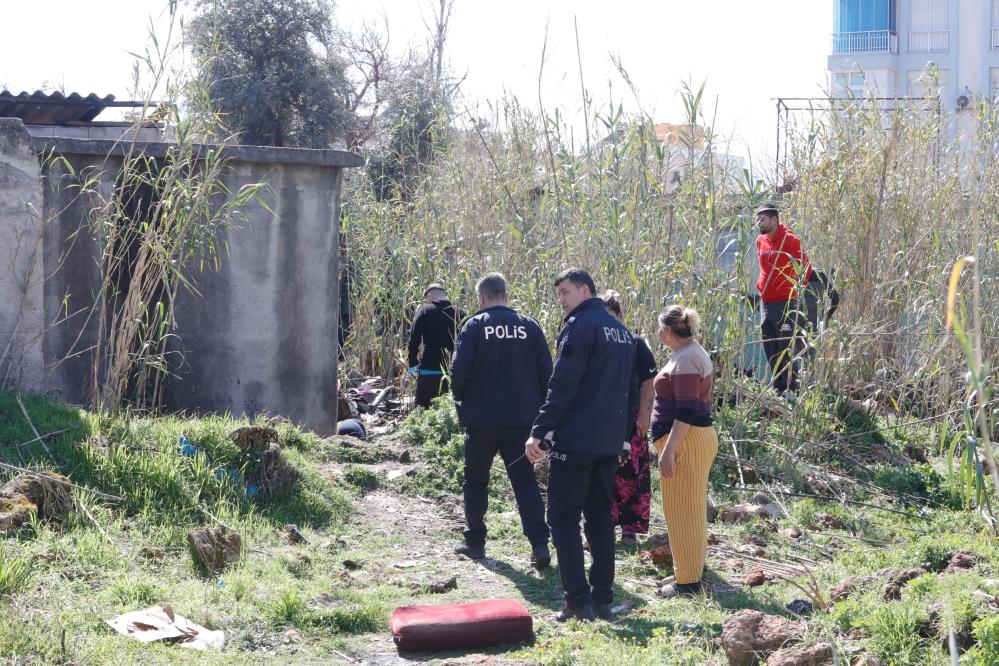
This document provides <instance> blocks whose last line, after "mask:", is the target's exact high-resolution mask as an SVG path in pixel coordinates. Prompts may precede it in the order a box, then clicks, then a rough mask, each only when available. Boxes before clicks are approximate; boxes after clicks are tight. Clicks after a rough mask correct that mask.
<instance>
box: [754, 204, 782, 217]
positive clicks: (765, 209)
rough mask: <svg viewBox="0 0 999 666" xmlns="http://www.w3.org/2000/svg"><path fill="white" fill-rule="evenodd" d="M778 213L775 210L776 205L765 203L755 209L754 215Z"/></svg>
mask: <svg viewBox="0 0 999 666" xmlns="http://www.w3.org/2000/svg"><path fill="white" fill-rule="evenodd" d="M779 212H780V211H779V210H777V204H775V203H771V202H769V201H768V202H767V203H765V204H763V205H762V206H760V207H759V208H757V209H756V214H757V215H760V214H761V213H767V214H768V215H777V214H778V213H779Z"/></svg>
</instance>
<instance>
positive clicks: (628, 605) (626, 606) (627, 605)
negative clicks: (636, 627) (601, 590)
mask: <svg viewBox="0 0 999 666" xmlns="http://www.w3.org/2000/svg"><path fill="white" fill-rule="evenodd" d="M634 607H635V602H634V601H625V602H623V603H620V604H618V605H617V606H614V607H613V608H611V613H614V614H615V615H617V614H618V613H623V612H625V611H630V610H631V609H632V608H634Z"/></svg>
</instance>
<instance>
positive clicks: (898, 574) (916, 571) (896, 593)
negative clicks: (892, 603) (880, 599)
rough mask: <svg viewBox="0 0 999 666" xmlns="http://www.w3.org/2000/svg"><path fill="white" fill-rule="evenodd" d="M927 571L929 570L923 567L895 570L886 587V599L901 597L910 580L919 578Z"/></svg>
mask: <svg viewBox="0 0 999 666" xmlns="http://www.w3.org/2000/svg"><path fill="white" fill-rule="evenodd" d="M925 573H927V571H926V569H923V568H922V567H915V568H913V569H903V570H898V569H896V570H894V571H893V572H892V573H891V575H890V576H889V578H888V585H887V586H886V587H885V595H884V597H885V600H893V599H901V598H902V590H903V589H904V588H905V586H906V585H908V583H909V581H911V580H912V579H914V578H919V577H920V576H922V575H923V574H925Z"/></svg>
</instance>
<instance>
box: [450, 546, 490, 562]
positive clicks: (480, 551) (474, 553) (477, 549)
mask: <svg viewBox="0 0 999 666" xmlns="http://www.w3.org/2000/svg"><path fill="white" fill-rule="evenodd" d="M454 552H455V554H456V555H464V556H465V557H467V558H468V559H470V560H481V559H483V558H484V557H485V556H486V549H485V547H483V546H469V545H468V544H467V543H463V544H461V545H460V546H455V548H454Z"/></svg>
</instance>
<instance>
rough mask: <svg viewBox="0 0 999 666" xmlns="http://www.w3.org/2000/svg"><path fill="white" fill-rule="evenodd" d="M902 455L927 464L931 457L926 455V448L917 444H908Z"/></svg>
mask: <svg viewBox="0 0 999 666" xmlns="http://www.w3.org/2000/svg"><path fill="white" fill-rule="evenodd" d="M902 455H903V456H905V457H907V458H908V459H909V460H912V461H914V462H917V463H922V464H924V465H925V464H926V463H928V462H930V461H929V459H928V458H927V457H926V449H924V448H923V447H921V446H916V445H915V444H906V445H905V447H903V449H902Z"/></svg>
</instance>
